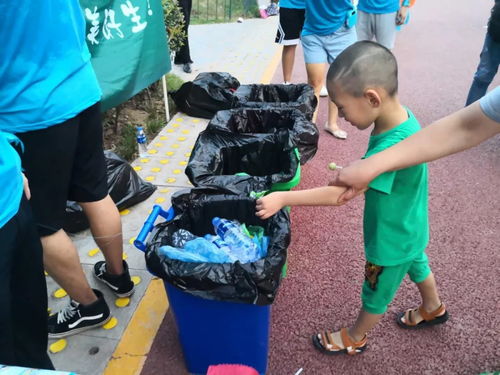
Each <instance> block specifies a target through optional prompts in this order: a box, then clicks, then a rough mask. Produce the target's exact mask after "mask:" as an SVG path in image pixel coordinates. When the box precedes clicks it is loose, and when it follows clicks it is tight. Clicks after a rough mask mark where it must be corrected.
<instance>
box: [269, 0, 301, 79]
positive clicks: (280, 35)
mask: <svg viewBox="0 0 500 375" xmlns="http://www.w3.org/2000/svg"><path fill="white" fill-rule="evenodd" d="M305 12H306V10H305V0H281V1H280V22H279V25H278V32H277V33H276V40H275V42H276V43H278V44H281V45H282V46H283V51H282V53H281V65H282V68H283V83H284V84H286V85H287V84H289V83H290V82H291V81H292V71H293V65H294V63H295V50H296V49H297V45H298V44H299V41H300V33H301V32H302V27H303V26H304V20H305Z"/></svg>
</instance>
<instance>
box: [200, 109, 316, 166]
mask: <svg viewBox="0 0 500 375" xmlns="http://www.w3.org/2000/svg"><path fill="white" fill-rule="evenodd" d="M207 131H230V132H232V133H236V134H247V133H251V134H254V135H255V134H260V133H278V132H286V133H287V134H288V137H289V138H290V140H291V142H292V144H294V145H295V146H296V147H297V148H298V149H299V152H300V164H302V165H304V164H305V163H306V162H307V161H309V160H311V159H312V158H313V156H314V155H315V154H316V151H317V150H318V140H319V131H318V128H317V127H316V125H314V124H313V123H312V122H311V121H309V120H307V119H306V118H305V117H304V115H303V114H302V113H301V112H300V111H298V110H296V109H278V108H271V109H257V108H237V109H231V110H227V111H219V112H217V114H216V115H215V117H214V118H213V119H212V120H210V122H209V123H208V126H207Z"/></svg>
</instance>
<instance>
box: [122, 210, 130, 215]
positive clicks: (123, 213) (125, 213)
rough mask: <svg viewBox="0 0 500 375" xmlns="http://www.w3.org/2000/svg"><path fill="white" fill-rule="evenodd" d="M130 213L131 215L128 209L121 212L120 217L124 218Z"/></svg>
mask: <svg viewBox="0 0 500 375" xmlns="http://www.w3.org/2000/svg"><path fill="white" fill-rule="evenodd" d="M129 213H130V210H129V209H128V208H126V209H124V210H121V211H120V215H122V216H127V215H128V214H129Z"/></svg>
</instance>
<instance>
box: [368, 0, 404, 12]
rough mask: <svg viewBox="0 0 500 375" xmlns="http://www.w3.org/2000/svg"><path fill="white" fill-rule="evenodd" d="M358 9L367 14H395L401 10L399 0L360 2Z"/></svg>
mask: <svg viewBox="0 0 500 375" xmlns="http://www.w3.org/2000/svg"><path fill="white" fill-rule="evenodd" d="M358 9H359V10H361V11H363V12H365V13H374V14H386V13H394V12H397V11H398V10H399V0H359V3H358Z"/></svg>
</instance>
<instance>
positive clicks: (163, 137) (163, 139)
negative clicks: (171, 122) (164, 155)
mask: <svg viewBox="0 0 500 375" xmlns="http://www.w3.org/2000/svg"><path fill="white" fill-rule="evenodd" d="M167 139H168V137H167V136H166V135H162V136H161V137H160V140H161V141H166V140H167Z"/></svg>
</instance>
